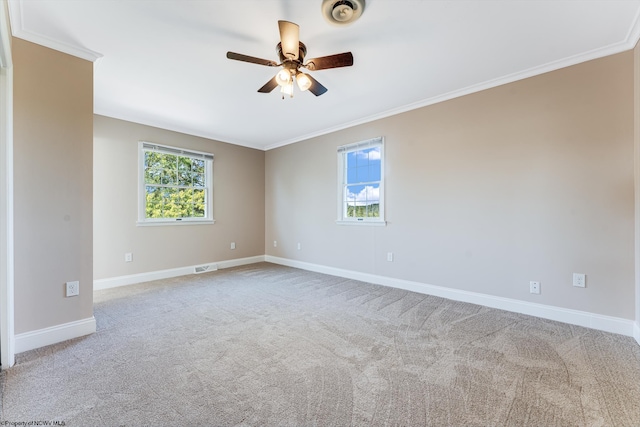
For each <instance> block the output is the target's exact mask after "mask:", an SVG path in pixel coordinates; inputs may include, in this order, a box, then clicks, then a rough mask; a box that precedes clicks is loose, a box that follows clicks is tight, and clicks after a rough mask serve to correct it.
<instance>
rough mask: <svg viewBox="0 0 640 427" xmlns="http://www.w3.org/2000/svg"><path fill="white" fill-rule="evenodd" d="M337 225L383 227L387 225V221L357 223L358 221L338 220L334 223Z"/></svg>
mask: <svg viewBox="0 0 640 427" xmlns="http://www.w3.org/2000/svg"><path fill="white" fill-rule="evenodd" d="M336 224H338V225H368V226H370V227H385V226H386V225H387V221H383V220H376V221H364V220H363V221H358V220H344V219H339V220H337V221H336Z"/></svg>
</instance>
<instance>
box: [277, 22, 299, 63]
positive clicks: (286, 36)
mask: <svg viewBox="0 0 640 427" xmlns="http://www.w3.org/2000/svg"><path fill="white" fill-rule="evenodd" d="M278 28H279V29H280V43H281V44H282V54H283V55H284V56H285V57H286V58H289V59H298V53H299V52H300V27H299V26H298V24H294V23H293V22H289V21H278Z"/></svg>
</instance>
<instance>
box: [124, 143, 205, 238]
mask: <svg viewBox="0 0 640 427" xmlns="http://www.w3.org/2000/svg"><path fill="white" fill-rule="evenodd" d="M146 151H157V152H159V153H164V154H173V155H176V156H183V157H192V158H195V159H204V160H205V196H204V198H205V215H204V217H199V218H196V217H189V218H147V217H146V216H147V215H146V191H145V187H146V186H145V182H144V153H145V152H146ZM213 223H215V220H214V219H213V154H211V153H205V152H201V151H195V150H189V149H183V148H178V147H171V146H168V145H161V144H156V143H154V142H149V141H138V221H137V223H136V224H137V225H139V226H149V225H151V226H154V225H195V224H213Z"/></svg>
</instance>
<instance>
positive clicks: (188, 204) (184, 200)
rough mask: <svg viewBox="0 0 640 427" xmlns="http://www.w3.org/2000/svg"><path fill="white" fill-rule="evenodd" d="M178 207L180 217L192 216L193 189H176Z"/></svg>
mask: <svg viewBox="0 0 640 427" xmlns="http://www.w3.org/2000/svg"><path fill="white" fill-rule="evenodd" d="M177 203H178V209H179V215H180V218H189V217H192V216H193V190H192V189H190V188H182V189H180V190H179V191H178V200H177Z"/></svg>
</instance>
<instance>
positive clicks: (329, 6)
mask: <svg viewBox="0 0 640 427" xmlns="http://www.w3.org/2000/svg"><path fill="white" fill-rule="evenodd" d="M363 11H364V0H322V15H323V16H324V19H326V20H327V21H329V22H330V23H332V24H336V25H347V24H351V23H352V22H353V21H355V20H357V19H358V18H360V15H362V12H363Z"/></svg>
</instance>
